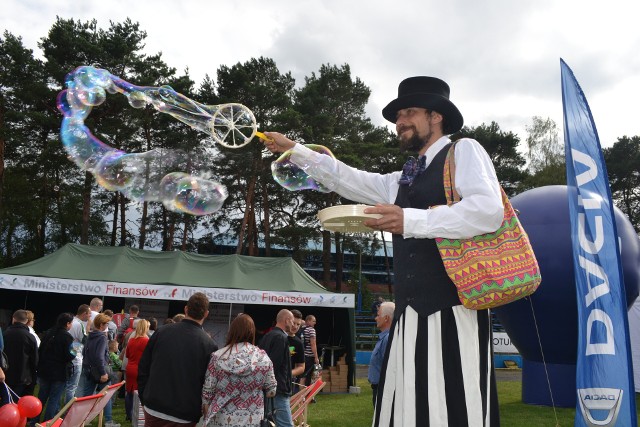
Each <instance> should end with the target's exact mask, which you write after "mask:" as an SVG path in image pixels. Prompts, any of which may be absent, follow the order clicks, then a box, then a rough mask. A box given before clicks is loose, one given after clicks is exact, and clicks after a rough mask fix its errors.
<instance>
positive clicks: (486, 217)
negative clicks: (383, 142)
mask: <svg viewBox="0 0 640 427" xmlns="http://www.w3.org/2000/svg"><path fill="white" fill-rule="evenodd" d="M449 142H451V141H450V140H449V138H448V137H446V136H443V137H442V138H440V139H438V140H437V141H436V142H435V143H433V144H432V145H431V146H430V147H429V148H428V149H427V151H426V153H425V156H426V165H427V166H429V164H430V163H431V161H432V160H433V158H434V157H435V156H436V154H438V152H440V150H441V149H442V148H444V147H445V146H446V145H447V144H449ZM292 150H293V151H292V155H291V161H292V162H293V163H295V164H296V165H297V166H299V167H301V168H303V169H304V170H305V172H306V173H307V174H308V175H309V176H311V177H312V178H314V179H316V180H317V181H318V182H320V183H322V184H323V185H325V186H326V187H328V188H331V189H332V190H333V191H335V192H336V193H338V194H340V195H341V196H342V197H345V198H347V199H349V200H354V201H357V202H359V203H364V204H368V205H375V204H378V203H380V204H394V203H395V200H396V196H397V194H398V189H399V187H400V184H398V180H399V179H400V176H401V172H400V171H398V172H393V173H390V174H379V173H371V172H365V171H361V170H358V169H355V168H352V167H350V166H347V165H346V164H344V163H342V162H341V161H339V160H335V159H333V158H331V157H330V156H327V155H324V154H320V153H317V152H315V151H312V150H310V149H309V148H307V147H305V146H304V145H302V144H296V145H295V146H294V147H293V149H292ZM455 162H456V173H455V178H454V179H455V187H456V191H457V192H458V194H460V197H461V198H462V200H461V201H460V202H459V203H456V204H455V205H452V206H439V207H437V208H433V209H415V208H405V209H404V233H403V237H404V238H411V237H413V238H430V239H432V238H435V237H446V238H451V239H462V238H470V237H473V236H476V235H479V234H484V233H490V232H493V231H495V230H497V229H498V227H500V224H501V223H502V219H503V213H504V207H503V205H502V195H501V191H500V184H499V182H498V178H497V177H496V172H495V169H494V167H493V163H492V162H491V159H490V158H489V155H488V154H487V152H486V151H485V149H484V148H483V147H482V146H481V145H480V144H479V143H478V141H476V140H474V139H469V138H463V139H460V140H459V141H458V143H457V145H456V149H455ZM443 192H444V188H443Z"/></svg>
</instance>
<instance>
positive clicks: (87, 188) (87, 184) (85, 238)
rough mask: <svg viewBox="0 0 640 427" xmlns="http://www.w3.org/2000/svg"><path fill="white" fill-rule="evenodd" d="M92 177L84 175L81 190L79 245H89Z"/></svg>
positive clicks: (86, 173)
mask: <svg viewBox="0 0 640 427" xmlns="http://www.w3.org/2000/svg"><path fill="white" fill-rule="evenodd" d="M92 179H93V177H92V176H91V172H88V171H87V172H85V173H84V188H83V190H82V230H81V232H80V233H81V234H80V244H82V245H87V244H89V217H90V215H91V184H92Z"/></svg>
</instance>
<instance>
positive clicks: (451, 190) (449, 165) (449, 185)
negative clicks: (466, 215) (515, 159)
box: [443, 140, 513, 215]
mask: <svg viewBox="0 0 640 427" xmlns="http://www.w3.org/2000/svg"><path fill="white" fill-rule="evenodd" d="M458 142H459V140H458V141H454V142H453V143H452V144H451V147H449V151H448V152H447V157H446V158H445V161H444V170H443V181H444V194H445V195H446V198H447V205H448V206H451V205H453V204H456V203H458V202H459V201H460V200H462V197H460V194H458V192H457V191H456V154H455V151H456V145H457V144H458ZM500 193H501V194H502V204H503V206H504V207H505V215H506V211H507V210H513V207H511V202H510V201H509V197H508V196H507V193H505V192H504V188H502V186H500Z"/></svg>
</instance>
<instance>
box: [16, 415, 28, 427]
mask: <svg viewBox="0 0 640 427" xmlns="http://www.w3.org/2000/svg"><path fill="white" fill-rule="evenodd" d="M26 425H27V417H22V418H20V419H19V420H18V425H17V426H16V427H25V426H26Z"/></svg>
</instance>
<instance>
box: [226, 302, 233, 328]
mask: <svg viewBox="0 0 640 427" xmlns="http://www.w3.org/2000/svg"><path fill="white" fill-rule="evenodd" d="M232 311H233V303H231V304H229V323H228V325H227V330H229V329H231V312H232Z"/></svg>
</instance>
